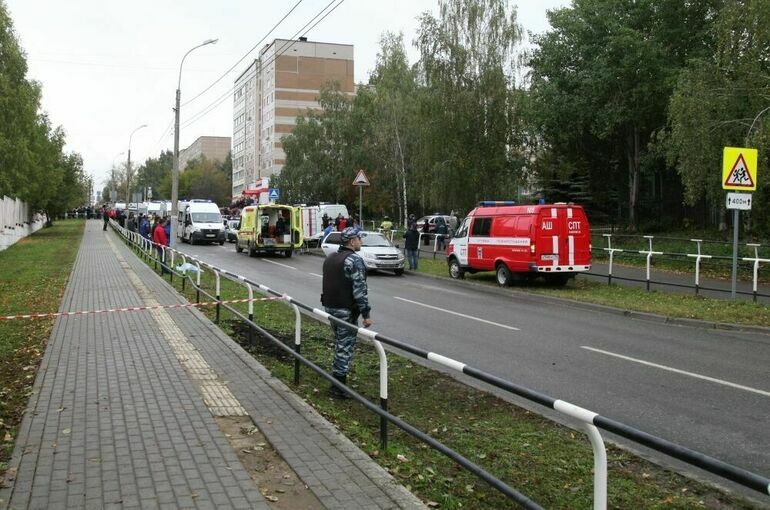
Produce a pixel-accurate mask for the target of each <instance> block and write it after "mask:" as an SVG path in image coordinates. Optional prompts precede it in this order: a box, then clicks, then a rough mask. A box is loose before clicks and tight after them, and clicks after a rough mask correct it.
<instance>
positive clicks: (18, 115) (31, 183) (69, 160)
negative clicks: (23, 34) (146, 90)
mask: <svg viewBox="0 0 770 510" xmlns="http://www.w3.org/2000/svg"><path fill="white" fill-rule="evenodd" d="M26 74H27V63H26V59H25V57H24V54H23V52H22V50H21V48H20V47H19V43H18V40H17V39H16V35H15V34H14V31H13V24H12V22H11V19H10V17H9V15H8V10H7V8H6V6H5V3H3V2H2V1H1V0H0V195H8V196H12V197H18V198H20V199H21V200H23V201H25V202H27V203H28V204H29V206H30V211H31V212H34V211H44V212H46V213H47V214H48V217H49V218H52V217H54V216H55V215H57V214H61V213H62V212H64V211H65V210H66V209H69V208H72V207H75V206H79V205H82V204H83V203H84V202H85V201H86V196H87V191H88V188H89V182H88V180H87V179H86V176H85V174H84V172H83V161H82V159H81V157H80V156H79V155H77V154H65V153H64V152H63V148H64V144H65V139H64V138H65V137H64V131H63V129H62V128H55V129H54V128H52V127H51V125H50V122H49V121H48V118H47V116H46V115H45V114H44V113H42V112H40V97H41V88H40V86H39V85H38V84H37V83H35V82H33V81H30V80H28V79H27V78H26Z"/></svg>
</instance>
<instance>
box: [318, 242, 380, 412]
mask: <svg viewBox="0 0 770 510" xmlns="http://www.w3.org/2000/svg"><path fill="white" fill-rule="evenodd" d="M340 239H341V243H342V244H341V246H340V248H339V250H338V251H337V252H336V253H333V254H332V255H330V256H329V257H327V258H326V260H325V261H324V265H323V283H322V289H323V290H322V294H321V304H323V306H324V308H325V309H326V313H328V314H330V315H332V316H334V317H336V318H337V319H340V320H343V321H345V322H348V323H350V324H353V325H355V326H358V317H359V315H360V316H361V317H363V326H364V327H365V328H368V327H369V326H371V325H372V324H373V321H372V319H371V318H370V316H369V314H370V312H371V307H370V306H369V292H368V288H367V285H366V265H365V264H364V260H363V259H362V258H361V256H360V255H358V253H356V252H358V251H359V250H360V249H361V231H360V230H358V229H355V228H353V227H348V228H346V229H345V230H343V231H342V234H341V235H340ZM331 328H332V334H333V335H334V359H333V361H332V376H334V378H335V379H337V380H338V381H339V382H341V383H342V384H347V377H348V373H349V372H350V365H351V362H352V361H353V350H354V349H355V346H356V334H357V331H356V330H355V329H350V328H348V327H343V326H340V325H337V324H336V323H334V322H332V323H331ZM329 394H330V395H331V396H332V397H334V398H347V394H346V393H345V392H344V391H342V390H340V389H339V388H337V387H336V386H334V385H332V386H331V388H330V389H329Z"/></svg>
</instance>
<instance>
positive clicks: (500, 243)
mask: <svg viewBox="0 0 770 510" xmlns="http://www.w3.org/2000/svg"><path fill="white" fill-rule="evenodd" d="M447 263H448V264H449V274H450V276H452V278H457V279H460V278H463V277H464V276H465V273H476V272H478V271H495V273H496V276H497V283H498V284H500V285H501V286H507V285H510V284H511V283H512V282H513V281H514V279H517V278H518V279H526V278H531V277H535V276H544V277H545V279H546V280H547V281H549V282H551V283H553V284H556V285H564V284H566V283H567V280H568V279H569V278H570V277H574V276H575V275H576V274H577V273H580V272H585V271H589V270H590V269H591V231H590V227H589V225H588V219H587V218H586V215H585V212H584V211H583V208H582V207H580V206H579V205H573V204H566V203H556V204H542V205H514V202H509V201H484V202H479V204H478V207H476V208H475V209H474V210H472V211H471V212H470V214H468V217H467V218H465V220H463V222H462V224H461V225H460V227H459V228H458V229H457V233H456V234H455V237H454V238H453V239H452V241H451V242H450V243H449V247H448V249H447Z"/></svg>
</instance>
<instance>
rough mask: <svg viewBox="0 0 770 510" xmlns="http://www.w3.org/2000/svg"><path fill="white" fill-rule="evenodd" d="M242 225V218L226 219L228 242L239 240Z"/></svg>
mask: <svg viewBox="0 0 770 510" xmlns="http://www.w3.org/2000/svg"><path fill="white" fill-rule="evenodd" d="M240 225H241V219H240V218H232V219H229V220H227V221H225V239H226V240H227V242H228V243H230V242H233V243H234V242H237V241H238V229H239V228H240Z"/></svg>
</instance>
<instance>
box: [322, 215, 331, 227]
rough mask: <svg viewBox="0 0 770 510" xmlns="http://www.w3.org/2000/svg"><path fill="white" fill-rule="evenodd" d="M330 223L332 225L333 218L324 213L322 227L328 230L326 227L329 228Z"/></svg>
mask: <svg viewBox="0 0 770 510" xmlns="http://www.w3.org/2000/svg"><path fill="white" fill-rule="evenodd" d="M329 223H331V218H329V215H328V214H326V213H324V215H323V217H322V218H321V226H322V227H323V228H324V229H326V227H328V226H329Z"/></svg>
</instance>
